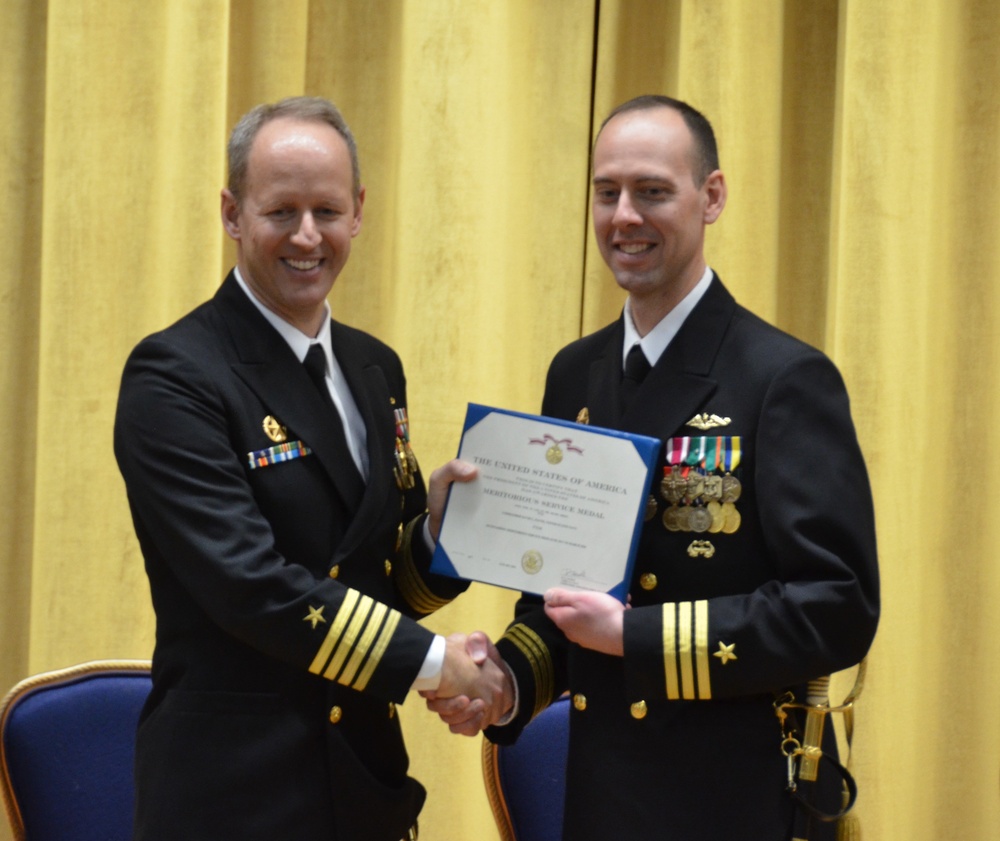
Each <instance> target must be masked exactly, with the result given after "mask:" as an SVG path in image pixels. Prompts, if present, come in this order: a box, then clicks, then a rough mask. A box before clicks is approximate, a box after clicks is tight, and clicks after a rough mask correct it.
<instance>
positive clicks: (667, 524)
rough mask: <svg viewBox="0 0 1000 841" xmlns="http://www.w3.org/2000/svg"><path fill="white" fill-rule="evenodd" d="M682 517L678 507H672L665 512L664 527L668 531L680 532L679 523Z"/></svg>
mask: <svg viewBox="0 0 1000 841" xmlns="http://www.w3.org/2000/svg"><path fill="white" fill-rule="evenodd" d="M679 515H680V509H679V508H678V507H677V506H676V505H671V506H670V507H669V508H667V510H666V511H664V512H663V527H664V528H665V529H666V530H667V531H680V530H681V527H680V523H679V522H678V519H677V518H678V517H679Z"/></svg>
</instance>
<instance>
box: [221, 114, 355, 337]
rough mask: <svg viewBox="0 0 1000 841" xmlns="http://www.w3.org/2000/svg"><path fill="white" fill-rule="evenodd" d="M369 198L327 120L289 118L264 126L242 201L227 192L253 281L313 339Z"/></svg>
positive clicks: (235, 234)
mask: <svg viewBox="0 0 1000 841" xmlns="http://www.w3.org/2000/svg"><path fill="white" fill-rule="evenodd" d="M363 202H364V190H361V191H360V193H359V195H358V198H357V200H355V199H354V195H353V174H352V171H351V157H350V153H349V151H348V149H347V143H346V142H345V140H344V138H343V137H341V135H340V134H338V133H337V131H336V130H335V129H334V128H333V127H332V126H330V125H327V124H326V123H321V122H304V121H301V120H296V119H289V118H279V119H275V120H272V121H270V122H268V123H265V124H264V125H263V126H262V127H261V129H260V131H259V132H258V134H257V136H256V138H255V139H254V141H253V146H252V147H251V150H250V156H249V162H248V166H247V177H246V187H245V189H244V191H243V194H242V195H241V196H240V197H239V199H237V197H235V196H234V195H233V194H232V193H231V192H230V191H229V190H223V191H222V224H223V227H224V228H225V229H226V233H228V234H229V236H230V237H232V238H233V239H234V240H235V241H236V253H237V264H238V265H239V268H240V274H242V275H243V279H244V280H245V281H246V283H247V286H248V287H249V288H250V291H251V292H253V294H254V296H255V297H256V298H257V299H258V300H259V301H260V302H261V303H262V304H264V306H266V307H267V308H268V309H269V310H271V311H272V312H274V313H277V314H278V315H279V316H281V318H283V319H284V320H285V321H287V322H288V323H289V324H292V325H293V326H295V327H297V328H298V329H299V330H301V331H302V332H303V333H305V334H307V335H309V336H315V335H316V333H317V332H319V328H320V325H321V324H322V323H323V317H324V313H325V306H324V304H325V301H326V297H327V295H329V294H330V290H331V289H332V288H333V283H334V281H335V280H336V279H337V275H339V274H340V271H341V269H343V268H344V265H345V264H346V263H347V258H348V255H349V254H350V253H351V240H352V239H353V238H354V237H355V236H357V234H358V232H359V231H360V230H361V207H362V204H363Z"/></svg>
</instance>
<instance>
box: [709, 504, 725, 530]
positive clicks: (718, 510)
mask: <svg viewBox="0 0 1000 841" xmlns="http://www.w3.org/2000/svg"><path fill="white" fill-rule="evenodd" d="M705 510H706V511H708V514H709V516H710V517H711V518H712V525H710V526H709V527H708V530H709V531H710V532H711V533H712V534H718V533H719V532H720V531H722V527H723V525H725V522H726V515H725V514H724V513H723V512H722V505H721V504H719V503H718V502H716V501H715V500H714V499H713V500H712V501H711V502H710V503H708V505H706V506H705Z"/></svg>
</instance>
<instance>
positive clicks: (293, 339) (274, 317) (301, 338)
mask: <svg viewBox="0 0 1000 841" xmlns="http://www.w3.org/2000/svg"><path fill="white" fill-rule="evenodd" d="M233 274H234V275H236V282H237V283H239V285H240V289H242V290H243V291H244V293H246V296H247V297H248V298H249V299H250V303H252V304H253V305H254V306H255V307H256V308H257V310H258V312H260V314H261V315H262V316H264V318H266V319H267V323H268V324H270V325H271V326H272V327H273V328H274V329H275V330H277V331H278V334H279V335H280V336H281V338H283V339H284V340H285V342H286V343H287V344H288V346H289V347H290V348H291V349H292V353H294V354H295V357H296V359H298V360H299V362H302V361H303V360H304V359H305V358H306V354H307V353H308V352H309V347H310V345H313V344H316V343H317V342H318V343H319V344H321V345H322V346H323V353H325V354H326V370H327V371H331V370H333V347H332V346H331V344H330V304H329V302H327V301H324V302H323V306H324V308H325V309H326V318H324V319H323V324H322V326H321V327H320V328H319V334H318V335H317V336H316V338H315V339H313V338H312V337H311V336H307V335H306V334H305V333H303V332H302V331H301V330H299V328H298V327H293V326H292V325H291V324H289V323H288V322H287V321H285V319H283V318H282V317H281V316H280V315H278V314H277V313H275V312H272V311H271V310H269V309H268V308H267V307H265V306H264V305H263V304H262V303H261V302H260V301H258V300H257V296H256V295H254V294H253V292H251V291H250V287H249V286H247V284H246V281H245V280H244V279H243V275H241V274H240V269H239V266H236V267H235V268H234V269H233Z"/></svg>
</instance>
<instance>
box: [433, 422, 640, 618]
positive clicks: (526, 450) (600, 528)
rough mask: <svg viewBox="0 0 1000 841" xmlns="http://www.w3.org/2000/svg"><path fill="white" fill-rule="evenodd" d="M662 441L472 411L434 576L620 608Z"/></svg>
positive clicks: (450, 497) (626, 587)
mask: <svg viewBox="0 0 1000 841" xmlns="http://www.w3.org/2000/svg"><path fill="white" fill-rule="evenodd" d="M659 450H660V441H659V440H658V439H656V438H649V437H646V436H642V435H633V434H631V433H625V432H620V431H618V430H608V429H600V428H598V427H591V426H584V425H581V424H575V423H570V422H568V421H561V420H556V419H554V418H546V417H541V416H538V415H525V414H521V413H518V412H509V411H506V410H503V409H492V408H489V407H486V406H479V405H476V404H474V403H470V404H469V408H468V412H467V414H466V419H465V430H464V432H463V434H462V442H461V445H460V447H459V452H458V456H459V458H461V459H463V460H464V461H468V462H471V463H472V464H475V465H476V466H477V467H478V468H479V477H478V478H477V479H476V480H474V481H472V482H469V483H465V484H461V483H455V484H453V485H452V486H451V491H450V493H449V496H448V504H447V507H446V508H445V515H444V521H443V523H442V526H441V534H440V535H439V538H438V543H437V548H436V549H435V552H434V557H433V560H432V562H431V570H432V571H433V572H437V573H441V574H444V575H451V576H454V577H457V578H466V579H470V580H474V581H481V582H484V583H486V584H495V585H498V586H500V587H508V588H510V589H513V590H523V591H525V592H529V593H537V594H542V593H544V592H545V591H546V590H547V589H549V588H550V587H568V588H571V589H577V590H596V591H600V592H602V593H611V594H612V595H614V596H616V597H617V598H618V599H620V600H621V601H623V602H624V601H625V598H626V594H627V591H628V583H629V581H630V578H631V573H632V562H633V560H634V557H635V551H636V547H637V546H638V541H639V532H640V530H641V527H642V521H643V514H644V513H645V510H646V499H647V497H648V495H649V485H650V482H651V479H652V472H653V465H654V463H655V461H656V459H657V456H658V454H659Z"/></svg>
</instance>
